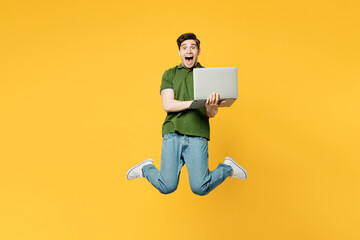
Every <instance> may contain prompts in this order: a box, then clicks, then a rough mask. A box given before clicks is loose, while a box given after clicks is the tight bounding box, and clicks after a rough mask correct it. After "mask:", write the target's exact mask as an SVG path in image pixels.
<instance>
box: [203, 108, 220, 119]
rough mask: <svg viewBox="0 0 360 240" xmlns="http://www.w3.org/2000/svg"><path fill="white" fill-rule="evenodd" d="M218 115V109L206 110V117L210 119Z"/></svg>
mask: <svg viewBox="0 0 360 240" xmlns="http://www.w3.org/2000/svg"><path fill="white" fill-rule="evenodd" d="M217 113H218V109H211V110H210V109H206V116H208V117H209V118H213V117H215V116H216V114H217Z"/></svg>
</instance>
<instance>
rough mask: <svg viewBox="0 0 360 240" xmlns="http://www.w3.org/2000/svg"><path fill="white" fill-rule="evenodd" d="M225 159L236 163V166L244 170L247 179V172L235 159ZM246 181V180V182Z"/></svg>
mask: <svg viewBox="0 0 360 240" xmlns="http://www.w3.org/2000/svg"><path fill="white" fill-rule="evenodd" d="M225 159H227V160H229V161H231V162H232V163H234V164H235V165H236V166H238V167H239V168H240V169H241V170H243V171H244V173H245V179H247V172H246V170H245V168H243V167H242V166H240V165H239V164H238V163H237V162H235V160H234V159H232V158H230V157H226V158H225ZM245 179H244V180H245Z"/></svg>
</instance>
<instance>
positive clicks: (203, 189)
mask: <svg viewBox="0 0 360 240" xmlns="http://www.w3.org/2000/svg"><path fill="white" fill-rule="evenodd" d="M185 138H186V140H185V143H186V144H187V148H185V150H184V153H183V154H184V159H185V164H186V166H187V169H188V173H189V181H190V187H191V190H192V191H193V192H194V193H195V194H198V195H206V194H208V193H209V192H210V191H212V190H213V189H214V188H216V187H217V186H218V185H220V184H221V183H222V182H223V181H224V180H225V179H226V178H227V177H229V176H230V175H231V173H232V167H231V166H229V165H226V164H221V163H220V164H219V166H218V167H217V168H216V169H215V170H213V171H211V172H210V171H209V166H208V156H209V155H208V142H207V139H205V138H201V137H188V136H186V137H185Z"/></svg>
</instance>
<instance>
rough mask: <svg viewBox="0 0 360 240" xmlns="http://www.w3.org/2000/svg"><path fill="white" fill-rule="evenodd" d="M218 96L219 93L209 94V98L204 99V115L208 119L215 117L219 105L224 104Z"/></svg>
mask: <svg viewBox="0 0 360 240" xmlns="http://www.w3.org/2000/svg"><path fill="white" fill-rule="evenodd" d="M219 100H220V95H219V93H214V92H213V93H211V94H210V97H208V98H207V99H206V102H205V107H206V115H207V116H208V117H209V118H212V117H215V115H216V114H217V113H218V108H219V105H220V104H222V103H224V102H226V100H222V101H220V102H219Z"/></svg>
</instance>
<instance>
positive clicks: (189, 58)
mask: <svg viewBox="0 0 360 240" xmlns="http://www.w3.org/2000/svg"><path fill="white" fill-rule="evenodd" d="M199 54H200V49H199V48H198V47H197V45H196V42H195V40H192V39H189V40H185V41H183V42H182V43H181V46H180V50H179V55H180V57H181V62H182V64H183V65H184V67H186V68H187V69H191V68H193V67H194V66H196V64H197V58H198V56H199Z"/></svg>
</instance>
